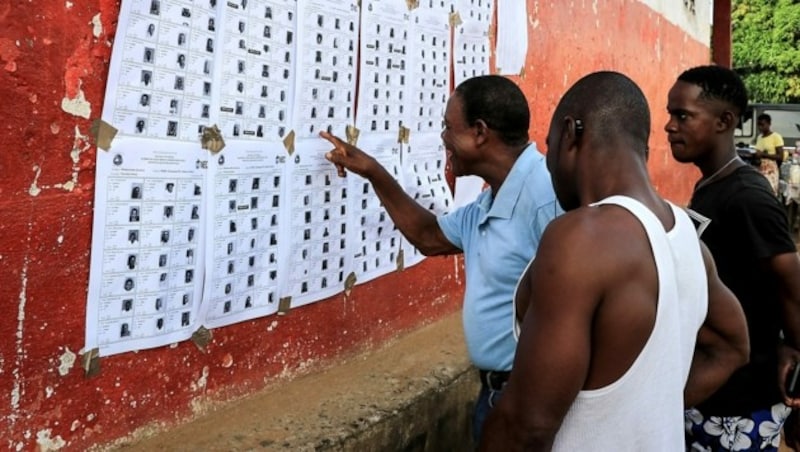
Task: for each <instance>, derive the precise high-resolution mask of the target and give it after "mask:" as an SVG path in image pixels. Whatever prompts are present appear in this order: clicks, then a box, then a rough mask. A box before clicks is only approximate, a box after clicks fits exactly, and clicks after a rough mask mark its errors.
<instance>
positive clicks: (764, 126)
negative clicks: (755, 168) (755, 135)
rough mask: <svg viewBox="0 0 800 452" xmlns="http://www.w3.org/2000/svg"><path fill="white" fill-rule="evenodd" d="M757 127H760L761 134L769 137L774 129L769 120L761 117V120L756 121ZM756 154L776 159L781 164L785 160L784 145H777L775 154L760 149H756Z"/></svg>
mask: <svg viewBox="0 0 800 452" xmlns="http://www.w3.org/2000/svg"><path fill="white" fill-rule="evenodd" d="M756 127H758V131H759V132H761V136H762V137H768V136H770V135H772V130H771V128H772V124H770V123H769V121H766V120H764V119H760V120H758V121H756ZM755 155H756V157H758V158H762V159H769V160H775V162H776V163H777V164H778V165H780V164H781V162H782V161H783V146H777V147H775V153H774V154H770V153H768V152H766V151H764V150H759V151H756V154H755Z"/></svg>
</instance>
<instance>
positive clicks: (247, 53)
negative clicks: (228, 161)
mask: <svg viewBox="0 0 800 452" xmlns="http://www.w3.org/2000/svg"><path fill="white" fill-rule="evenodd" d="M220 4H221V5H223V6H222V7H221V11H220V23H221V24H222V27H223V28H222V30H224V31H225V32H224V33H223V34H222V35H221V36H220V44H219V46H220V48H221V52H220V55H219V60H220V64H219V65H218V66H219V67H218V69H219V81H220V82H219V86H218V87H217V89H216V91H217V92H216V94H217V96H216V97H215V99H218V101H216V102H215V103H214V105H217V106H218V112H217V113H218V116H219V122H218V123H219V128H220V129H221V130H222V132H223V134H224V135H225V136H226V137H231V138H233V139H245V140H257V141H263V140H264V139H267V140H269V141H273V142H277V141H280V140H282V139H283V138H284V137H285V136H286V135H287V134H288V133H289V127H290V119H291V105H292V103H291V101H292V99H293V96H294V92H293V87H294V78H295V72H294V71H295V66H294V60H295V48H296V39H295V36H296V34H297V29H296V23H297V2H296V1H290V0H272V1H264V0H261V1H253V0H251V1H249V2H248V1H246V0H245V1H242V0H238V1H229V2H222V3H220Z"/></svg>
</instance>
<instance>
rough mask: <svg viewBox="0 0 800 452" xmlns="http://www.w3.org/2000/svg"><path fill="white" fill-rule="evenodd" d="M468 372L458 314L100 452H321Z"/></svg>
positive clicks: (468, 366)
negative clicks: (359, 353)
mask: <svg viewBox="0 0 800 452" xmlns="http://www.w3.org/2000/svg"><path fill="white" fill-rule="evenodd" d="M432 369H433V371H432ZM471 371H472V369H471V367H470V364H469V361H468V358H467V353H466V348H465V345H464V338H463V333H462V330H461V316H460V314H458V313H457V314H453V315H450V316H448V317H447V318H445V319H444V320H442V321H439V322H436V323H434V324H432V325H429V326H425V327H423V328H421V329H419V330H416V331H413V332H411V333H409V334H407V335H404V336H402V337H401V338H398V339H397V340H395V341H394V342H393V343H391V344H389V345H388V346H386V347H384V348H383V349H381V350H378V351H376V352H373V353H370V354H367V355H363V356H359V357H357V358H354V359H352V360H350V361H348V362H343V363H341V364H337V365H336V366H333V367H331V368H330V369H328V370H326V371H323V372H321V373H318V374H314V375H308V376H304V377H300V378H298V379H296V380H293V381H291V382H289V383H281V384H279V385H277V386H276V387H275V388H272V389H270V390H267V391H265V392H263V393H260V394H257V395H254V396H252V397H249V398H246V399H242V400H238V401H235V402H232V403H230V404H229V405H227V406H225V407H223V408H220V409H218V410H216V411H215V412H213V413H211V414H209V415H206V416H204V417H202V418H200V419H197V420H195V421H193V422H190V423H188V424H185V425H182V426H179V427H176V428H172V429H170V430H169V431H167V432H165V433H161V434H158V435H156V436H153V437H150V438H145V439H142V440H139V441H136V440H135V439H133V440H128V441H125V442H118V443H117V445H116V446H115V447H110V448H107V449H105V450H122V451H131V452H133V451H148V452H149V451H153V450H169V451H190V450H191V451H198V450H202V451H249V450H292V451H298V450H315V449H316V450H319V449H320V448H325V446H326V445H330V444H331V443H336V442H338V441H339V440H341V439H344V438H346V437H348V436H352V435H353V433H354V432H356V431H358V430H359V429H363V427H364V426H365V425H367V424H370V423H376V422H379V421H380V420H381V418H382V417H383V416H384V415H386V414H389V413H392V412H393V411H395V410H397V409H398V408H400V407H402V406H405V405H406V404H407V403H408V402H409V401H410V400H412V399H414V397H416V396H417V395H419V394H421V393H422V392H424V391H427V390H430V388H433V387H436V386H437V385H438V386H440V385H441V384H442V383H443V382H445V381H449V380H452V379H454V378H456V377H458V376H459V375H461V374H463V373H464V372H471ZM475 380H476V388H477V378H475ZM476 390H477V389H476ZM470 396H472V394H470Z"/></svg>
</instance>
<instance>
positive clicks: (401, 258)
mask: <svg viewBox="0 0 800 452" xmlns="http://www.w3.org/2000/svg"><path fill="white" fill-rule="evenodd" d="M405 269H406V258H405V253H404V252H403V250H400V251H398V252H397V271H399V272H401V271H403V270H405Z"/></svg>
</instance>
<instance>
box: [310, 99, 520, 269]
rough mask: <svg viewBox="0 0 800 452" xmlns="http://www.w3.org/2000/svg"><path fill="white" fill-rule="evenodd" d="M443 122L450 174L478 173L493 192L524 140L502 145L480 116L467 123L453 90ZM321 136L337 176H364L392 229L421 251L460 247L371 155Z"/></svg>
mask: <svg viewBox="0 0 800 452" xmlns="http://www.w3.org/2000/svg"><path fill="white" fill-rule="evenodd" d="M444 122H445V129H444V130H443V131H442V141H443V142H444V145H445V148H446V149H447V150H448V154H449V156H450V163H451V166H452V168H453V173H454V174H455V175H456V176H461V175H467V174H474V175H477V176H480V177H482V178H483V180H484V181H486V183H488V184H489V186H490V187H492V192H493V193H497V191H498V190H499V189H500V186H501V185H502V184H503V181H505V179H506V176H508V173H509V172H510V171H511V168H512V167H513V166H514V162H516V159H517V157H518V156H519V155H520V154H521V153H522V151H523V150H524V149H525V147H526V146H527V144H526V145H522V146H516V147H513V146H508V145H506V144H505V143H503V141H502V140H501V139H500V137H499V136H498V135H497V132H495V131H494V130H492V129H490V128H489V127H487V125H486V123H485V122H484V121H483V120H480V119H479V120H477V121H476V122H475V124H472V125H470V124H467V121H466V119H465V118H464V114H463V111H462V106H461V99H460V97H459V95H458V94H454V95H453V96H452V97H451V98H450V100H449V101H448V102H447V109H446V111H445V118H444ZM320 136H321V137H322V138H325V139H326V140H328V141H329V142H330V143H331V144H332V145H333V146H334V148H333V149H332V150H331V151H329V152H328V153H327V154H325V158H326V159H328V161H330V162H331V163H333V164H334V165H336V169H337V171H338V173H339V176H342V177H344V176H345V175H346V172H347V171H352V172H354V173H356V174H358V175H360V176H362V177H364V178H366V179H367V180H369V181H370V183H372V186H373V188H374V189H375V193H376V194H377V195H378V198H380V200H381V202H382V203H383V206H384V208H385V209H386V212H387V213H388V214H389V216H390V217H391V218H392V220H393V221H394V223H395V225H396V226H397V228H398V229H399V230H400V232H401V233H402V234H403V235H404V236H405V237H406V238H407V239H408V240H409V241H410V242H411V243H412V244H413V245H414V246H415V247H417V249H419V250H420V251H421V252H422V253H423V254H425V255H426V256H434V255H443V254H456V253H460V252H461V250H460V249H459V248H456V247H455V246H454V245H453V244H452V243H450V241H449V240H447V238H446V237H445V235H444V233H443V232H442V230H441V229H440V228H439V224H438V222H437V221H436V216H435V215H434V214H433V213H431V212H430V211H428V210H427V209H425V208H424V207H422V206H420V205H419V204H418V203H417V202H416V201H414V199H412V198H411V197H410V196H408V195H407V194H406V193H405V191H403V188H402V187H400V185H399V184H398V183H397V181H395V180H394V178H393V177H392V175H391V174H390V173H389V172H388V171H386V169H385V168H383V167H382V166H381V165H380V164H379V163H378V162H377V161H376V160H375V159H374V158H372V157H371V156H370V155H368V154H366V153H365V152H364V151H362V150H360V149H358V148H357V147H355V146H353V145H350V144H348V143H347V142H345V141H342V140H341V139H339V138H337V137H335V136H333V135H331V134H329V133H326V132H320Z"/></svg>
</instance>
